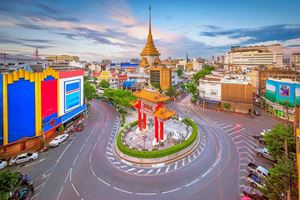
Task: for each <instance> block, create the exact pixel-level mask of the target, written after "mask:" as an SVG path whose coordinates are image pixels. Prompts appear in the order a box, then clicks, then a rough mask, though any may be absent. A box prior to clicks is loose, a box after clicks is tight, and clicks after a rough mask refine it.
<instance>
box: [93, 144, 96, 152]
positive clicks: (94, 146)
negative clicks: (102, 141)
mask: <svg viewBox="0 0 300 200" xmlns="http://www.w3.org/2000/svg"><path fill="white" fill-rule="evenodd" d="M96 146H97V143H95V144H94V147H93V150H92V151H93V152H94V150H95V148H96Z"/></svg>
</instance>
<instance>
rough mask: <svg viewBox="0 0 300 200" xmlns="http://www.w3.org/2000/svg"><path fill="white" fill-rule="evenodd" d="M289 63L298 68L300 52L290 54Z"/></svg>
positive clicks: (299, 67) (299, 66) (299, 65)
mask: <svg viewBox="0 0 300 200" xmlns="http://www.w3.org/2000/svg"><path fill="white" fill-rule="evenodd" d="M291 63H292V65H293V66H294V67H295V68H296V69H300V53H293V54H292V55H291Z"/></svg>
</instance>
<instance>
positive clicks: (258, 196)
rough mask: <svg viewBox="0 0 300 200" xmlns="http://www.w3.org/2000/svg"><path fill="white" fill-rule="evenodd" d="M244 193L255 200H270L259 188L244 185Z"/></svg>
mask: <svg viewBox="0 0 300 200" xmlns="http://www.w3.org/2000/svg"><path fill="white" fill-rule="evenodd" d="M243 193H244V194H245V195H246V196H248V197H250V198H252V199H255V200H268V198H267V197H266V196H265V195H264V194H263V193H262V192H261V191H260V190H259V189H257V188H253V187H250V186H244V188H243Z"/></svg>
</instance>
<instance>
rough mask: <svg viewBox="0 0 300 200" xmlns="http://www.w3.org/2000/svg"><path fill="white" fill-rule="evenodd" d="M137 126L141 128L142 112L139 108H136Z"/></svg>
mask: <svg viewBox="0 0 300 200" xmlns="http://www.w3.org/2000/svg"><path fill="white" fill-rule="evenodd" d="M138 127H139V129H140V131H141V130H142V113H141V111H140V109H138Z"/></svg>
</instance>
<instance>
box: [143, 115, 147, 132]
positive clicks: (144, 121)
mask: <svg viewBox="0 0 300 200" xmlns="http://www.w3.org/2000/svg"><path fill="white" fill-rule="evenodd" d="M146 127H147V115H146V113H143V129H146Z"/></svg>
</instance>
